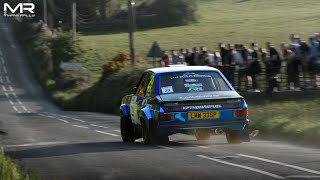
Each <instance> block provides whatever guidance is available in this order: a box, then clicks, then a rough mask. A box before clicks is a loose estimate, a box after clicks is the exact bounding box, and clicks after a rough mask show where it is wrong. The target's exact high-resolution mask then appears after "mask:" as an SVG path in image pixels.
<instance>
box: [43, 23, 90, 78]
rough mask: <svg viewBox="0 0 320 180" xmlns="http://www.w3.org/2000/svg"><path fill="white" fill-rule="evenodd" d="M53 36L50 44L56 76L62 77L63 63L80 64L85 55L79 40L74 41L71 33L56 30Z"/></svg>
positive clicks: (49, 41)
mask: <svg viewBox="0 0 320 180" xmlns="http://www.w3.org/2000/svg"><path fill="white" fill-rule="evenodd" d="M53 34H54V35H53V36H52V37H51V38H49V39H48V44H49V48H50V52H51V56H52V61H53V69H54V75H55V76H59V75H60V72H61V70H60V67H59V65H60V63H61V62H71V61H72V62H79V61H81V58H82V57H83V54H84V53H85V52H84V50H83V49H82V48H81V46H80V41H79V40H78V39H76V40H74V39H73V35H72V33H71V32H65V31H62V30H61V29H56V30H54V32H53Z"/></svg>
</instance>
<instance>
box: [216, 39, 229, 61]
mask: <svg viewBox="0 0 320 180" xmlns="http://www.w3.org/2000/svg"><path fill="white" fill-rule="evenodd" d="M219 49H220V57H221V61H222V65H226V64H230V63H228V50H227V49H226V47H225V45H224V44H222V43H219Z"/></svg>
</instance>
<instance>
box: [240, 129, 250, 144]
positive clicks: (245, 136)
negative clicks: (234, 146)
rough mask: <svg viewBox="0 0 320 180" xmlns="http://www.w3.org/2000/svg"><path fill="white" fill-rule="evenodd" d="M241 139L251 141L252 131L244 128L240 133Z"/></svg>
mask: <svg viewBox="0 0 320 180" xmlns="http://www.w3.org/2000/svg"><path fill="white" fill-rule="evenodd" d="M238 138H239V140H240V141H242V142H250V132H249V130H248V129H244V130H243V131H241V133H240V135H239V137H238Z"/></svg>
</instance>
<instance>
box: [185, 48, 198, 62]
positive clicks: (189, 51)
mask: <svg viewBox="0 0 320 180" xmlns="http://www.w3.org/2000/svg"><path fill="white" fill-rule="evenodd" d="M185 59H186V63H187V64H188V66H195V65H196V62H194V57H193V51H192V49H187V52H186V57H185Z"/></svg>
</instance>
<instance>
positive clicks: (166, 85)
mask: <svg viewBox="0 0 320 180" xmlns="http://www.w3.org/2000/svg"><path fill="white" fill-rule="evenodd" d="M159 88H160V89H159V92H160V94H174V93H194V92H210V91H231V90H232V89H231V88H230V87H229V86H228V84H227V83H226V82H225V80H224V79H223V78H222V77H221V76H220V74H219V73H217V72H212V71H203V72H202V71H200V72H178V73H169V74H162V75H160V87H159Z"/></svg>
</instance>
